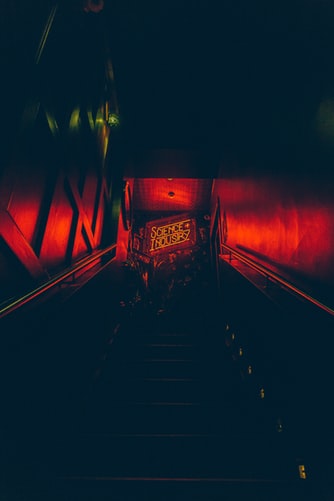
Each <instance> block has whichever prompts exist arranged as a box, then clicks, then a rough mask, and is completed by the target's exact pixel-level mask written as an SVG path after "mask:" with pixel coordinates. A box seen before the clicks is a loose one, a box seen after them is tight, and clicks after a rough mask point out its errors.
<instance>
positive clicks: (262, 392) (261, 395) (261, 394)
mask: <svg viewBox="0 0 334 501" xmlns="http://www.w3.org/2000/svg"><path fill="white" fill-rule="evenodd" d="M260 398H264V388H261V390H260Z"/></svg>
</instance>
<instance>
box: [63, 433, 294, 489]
mask: <svg viewBox="0 0 334 501" xmlns="http://www.w3.org/2000/svg"><path fill="white" fill-rule="evenodd" d="M279 438H280V437H278V436H277V435H274V434H272V435H265V436H264V435H261V434H240V433H239V434H237V435H234V434H230V433H228V432H227V433H226V434H225V436H217V435H197V436H196V435H187V436H186V435H178V436H176V435H173V436H172V435H165V436H158V435H155V436H154V435H136V436H133V435H132V436H130V435H128V436H126V435H123V436H117V435H108V434H107V435H104V434H101V435H97V434H91V435H84V436H79V437H74V438H72V440H71V441H70V443H69V440H68V439H66V443H64V444H63V445H64V447H63V448H59V449H58V451H56V456H57V468H58V476H61V477H73V476H74V477H76V476H79V477H87V476H88V477H96V476H97V477H113V478H115V477H117V478H118V477H135V478H136V477H144V478H165V477H167V478H174V477H176V478H194V477H195V478H198V477H199V478H231V479H238V478H248V479H266V480H288V479H289V480H293V479H294V478H298V468H297V465H296V464H294V463H293V462H292V461H291V459H290V458H289V457H288V455H287V454H286V451H285V449H284V447H283V445H284V443H283V442H281V441H280V440H279ZM59 445H60V444H59Z"/></svg>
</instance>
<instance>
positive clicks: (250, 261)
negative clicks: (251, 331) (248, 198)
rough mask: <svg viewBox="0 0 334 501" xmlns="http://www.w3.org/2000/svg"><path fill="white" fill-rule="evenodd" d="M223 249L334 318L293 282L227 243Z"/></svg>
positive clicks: (331, 312) (332, 312)
mask: <svg viewBox="0 0 334 501" xmlns="http://www.w3.org/2000/svg"><path fill="white" fill-rule="evenodd" d="M221 247H222V249H225V250H227V251H228V253H229V254H230V256H234V257H236V259H238V260H239V261H241V262H243V263H245V264H246V265H247V266H249V267H250V268H252V269H253V270H255V271H257V272H258V273H261V274H262V275H265V277H267V278H270V280H272V281H273V282H276V283H278V284H279V285H280V286H281V287H285V288H286V289H288V291H289V292H293V293H294V294H296V295H297V296H299V297H300V298H302V299H305V300H306V301H309V302H310V303H312V304H313V305H315V306H317V307H318V308H321V309H322V310H324V311H326V312H327V313H329V314H330V315H332V316H334V310H333V309H332V308H330V307H329V306H327V305H325V304H324V303H322V302H321V301H318V300H317V299H315V298H314V297H312V296H310V295H309V294H307V292H305V291H303V290H301V289H299V288H298V287H296V286H295V285H293V284H292V283H291V282H289V281H288V280H286V279H285V278H283V277H281V276H280V275H278V274H277V273H274V272H273V271H271V270H269V268H266V267H265V266H263V265H261V264H259V263H257V262H256V261H253V259H251V258H249V257H247V256H245V255H244V254H242V253H241V252H238V251H237V250H235V249H234V248H233V247H230V246H229V245H227V244H225V243H223V244H221ZM221 256H222V255H221Z"/></svg>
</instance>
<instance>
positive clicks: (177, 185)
mask: <svg viewBox="0 0 334 501" xmlns="http://www.w3.org/2000/svg"><path fill="white" fill-rule="evenodd" d="M211 187H212V179H191V178H172V179H168V178H137V179H135V181H134V188H133V208H134V210H135V211H143V212H174V211H180V212H187V211H208V210H209V209H210V197H211Z"/></svg>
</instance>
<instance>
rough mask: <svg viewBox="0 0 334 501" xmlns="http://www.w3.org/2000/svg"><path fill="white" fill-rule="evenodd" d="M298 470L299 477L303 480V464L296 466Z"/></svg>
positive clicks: (304, 472) (304, 473)
mask: <svg viewBox="0 0 334 501" xmlns="http://www.w3.org/2000/svg"><path fill="white" fill-rule="evenodd" d="M298 469H299V477H300V478H302V479H305V478H306V471H305V465H303V464H300V465H298Z"/></svg>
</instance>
